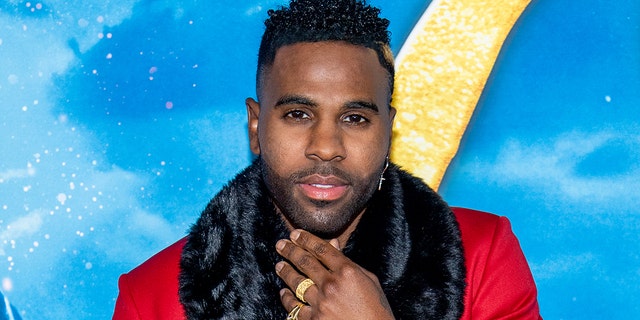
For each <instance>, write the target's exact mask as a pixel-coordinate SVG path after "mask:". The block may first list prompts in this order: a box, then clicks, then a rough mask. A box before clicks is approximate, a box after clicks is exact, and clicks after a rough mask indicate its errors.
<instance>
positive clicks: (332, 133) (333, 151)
mask: <svg viewBox="0 0 640 320" xmlns="http://www.w3.org/2000/svg"><path fill="white" fill-rule="evenodd" d="M343 135H344V132H343V131H342V128H340V126H339V125H338V124H337V123H335V122H333V121H331V120H327V121H318V122H316V123H315V124H314V125H313V126H312V127H311V131H310V133H309V138H308V139H309V142H308V145H307V149H306V150H305V153H306V156H307V158H309V159H312V160H319V161H340V160H343V159H344V158H345V157H346V150H345V147H344V141H343V140H344V136H343Z"/></svg>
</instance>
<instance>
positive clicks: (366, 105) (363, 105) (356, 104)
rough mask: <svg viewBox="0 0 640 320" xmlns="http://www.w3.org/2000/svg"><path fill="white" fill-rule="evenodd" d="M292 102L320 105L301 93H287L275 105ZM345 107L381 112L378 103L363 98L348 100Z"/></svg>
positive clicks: (313, 105) (312, 105)
mask: <svg viewBox="0 0 640 320" xmlns="http://www.w3.org/2000/svg"><path fill="white" fill-rule="evenodd" d="M290 104H298V105H305V106H309V107H313V108H317V107H318V104H317V103H316V102H315V101H313V100H312V99H309V98H307V97H304V96H299V95H286V96H283V97H281V98H280V99H278V101H277V102H276V104H275V105H274V108H278V107H281V106H284V105H290ZM343 108H344V109H369V110H371V111H373V112H376V113H378V112H380V108H378V105H376V104H375V103H372V102H367V101H363V100H355V101H348V102H347V103H345V104H344V106H343Z"/></svg>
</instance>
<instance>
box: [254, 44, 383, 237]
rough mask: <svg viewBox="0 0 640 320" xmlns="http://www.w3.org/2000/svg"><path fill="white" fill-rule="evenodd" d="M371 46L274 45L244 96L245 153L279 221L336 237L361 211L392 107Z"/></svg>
mask: <svg viewBox="0 0 640 320" xmlns="http://www.w3.org/2000/svg"><path fill="white" fill-rule="evenodd" d="M388 76H389V75H388V73H387V71H386V70H385V69H384V68H383V67H382V66H381V65H380V63H379V62H378V58H377V56H376V53H375V51H374V50H372V49H368V48H365V47H361V46H355V45H351V44H347V43H344V42H336V41H328V42H316V43H298V44H293V45H289V46H285V47H282V48H280V49H279V50H278V51H277V53H276V57H275V61H274V63H273V65H272V66H271V67H270V68H268V69H267V70H266V71H265V73H264V74H263V79H262V81H263V82H262V92H261V95H260V97H261V101H260V103H259V104H258V103H257V102H255V101H254V100H252V99H247V110H248V113H249V137H250V142H251V149H252V151H253V152H254V153H256V154H259V155H260V157H261V162H262V166H263V169H264V179H265V182H266V184H267V187H268V189H269V192H270V193H271V196H272V198H273V200H274V202H275V204H276V206H277V208H278V209H279V211H280V212H281V213H282V214H283V217H284V218H285V219H286V220H287V221H288V222H289V223H291V225H292V226H294V227H296V228H303V229H306V230H308V231H311V232H313V233H315V234H317V235H320V236H323V237H325V238H330V237H335V236H337V235H338V234H340V233H341V232H343V231H344V230H345V229H346V228H347V227H348V226H349V225H350V223H351V222H353V221H354V219H355V218H356V217H357V216H358V214H359V213H361V212H363V211H364V209H365V206H366V204H367V201H368V200H369V199H370V198H371V196H372V194H373V193H374V192H375V190H376V188H377V186H378V182H379V179H380V175H381V173H382V171H383V169H384V163H385V158H386V156H387V155H388V152H389V143H390V139H391V126H392V122H393V117H394V115H395V110H393V109H389V96H390V93H389V82H388Z"/></svg>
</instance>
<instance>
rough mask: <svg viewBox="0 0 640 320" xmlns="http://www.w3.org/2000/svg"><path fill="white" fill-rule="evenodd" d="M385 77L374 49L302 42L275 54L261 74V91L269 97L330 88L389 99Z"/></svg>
mask: <svg viewBox="0 0 640 320" xmlns="http://www.w3.org/2000/svg"><path fill="white" fill-rule="evenodd" d="M388 77H389V74H388V72H387V70H386V69H384V68H383V67H382V65H380V62H379V60H378V56H377V54H376V52H375V51H374V50H373V49H370V48H367V47H364V46H357V45H352V44H349V43H346V42H341V41H324V42H302V43H296V44H292V45H287V46H283V47H281V48H279V49H278V50H277V52H276V56H275V59H274V62H273V64H272V65H271V66H270V67H269V68H267V69H266V70H265V72H264V74H263V79H262V80H263V81H262V84H263V85H262V88H263V91H264V92H263V93H267V94H268V93H273V91H274V90H275V91H278V90H282V89H284V87H292V86H294V87H300V86H303V85H304V86H314V85H316V86H317V85H332V86H334V87H340V88H343V89H356V88H355V87H358V88H360V89H365V90H369V91H375V92H376V93H377V94H382V96H384V97H388V96H389V87H388ZM345 86H346V87H345ZM307 89H309V90H310V89H311V88H310V87H309V88H307Z"/></svg>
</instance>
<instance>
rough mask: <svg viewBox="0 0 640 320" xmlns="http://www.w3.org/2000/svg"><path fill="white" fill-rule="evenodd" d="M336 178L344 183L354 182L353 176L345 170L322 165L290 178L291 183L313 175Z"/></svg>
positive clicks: (302, 171) (295, 173) (303, 170)
mask: <svg viewBox="0 0 640 320" xmlns="http://www.w3.org/2000/svg"><path fill="white" fill-rule="evenodd" d="M315 174H317V175H321V176H335V177H337V178H339V179H342V180H344V181H348V182H351V181H353V179H352V177H351V175H350V174H349V173H347V172H345V171H344V170H342V169H340V168H337V167H335V166H333V165H331V164H321V165H317V166H313V167H310V168H305V169H302V170H298V171H296V172H294V173H292V174H291V175H290V176H289V178H290V179H291V181H298V180H301V179H302V178H305V177H308V176H311V175H315Z"/></svg>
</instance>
